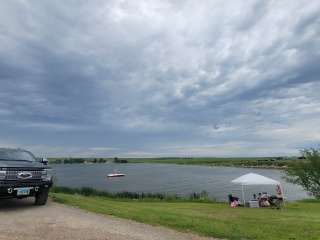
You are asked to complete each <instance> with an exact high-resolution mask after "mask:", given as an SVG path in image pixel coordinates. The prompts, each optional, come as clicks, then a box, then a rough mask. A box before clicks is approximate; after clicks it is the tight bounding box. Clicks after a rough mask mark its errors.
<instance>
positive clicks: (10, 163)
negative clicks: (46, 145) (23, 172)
mask: <svg viewBox="0 0 320 240" xmlns="http://www.w3.org/2000/svg"><path fill="white" fill-rule="evenodd" d="M0 167H1V168H11V167H12V168H47V166H44V165H43V164H42V163H40V162H24V161H1V160H0Z"/></svg>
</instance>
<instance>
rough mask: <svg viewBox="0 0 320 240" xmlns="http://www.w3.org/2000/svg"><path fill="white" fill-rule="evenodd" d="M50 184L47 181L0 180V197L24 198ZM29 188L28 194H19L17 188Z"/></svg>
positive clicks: (50, 183) (48, 186)
mask: <svg viewBox="0 0 320 240" xmlns="http://www.w3.org/2000/svg"><path fill="white" fill-rule="evenodd" d="M51 186H52V182H50V181H48V182H46V181H34V182H17V181H6V182H0V199H4V198H24V197H30V196H34V195H35V194H37V192H40V191H43V190H44V189H49V188H50V187H51ZM22 188H23V189H29V191H28V194H26V195H19V194H18V191H19V189H22Z"/></svg>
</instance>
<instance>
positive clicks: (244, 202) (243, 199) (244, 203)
mask: <svg viewBox="0 0 320 240" xmlns="http://www.w3.org/2000/svg"><path fill="white" fill-rule="evenodd" d="M241 186H242V201H243V206H245V205H246V200H245V198H244V186H243V185H241Z"/></svg>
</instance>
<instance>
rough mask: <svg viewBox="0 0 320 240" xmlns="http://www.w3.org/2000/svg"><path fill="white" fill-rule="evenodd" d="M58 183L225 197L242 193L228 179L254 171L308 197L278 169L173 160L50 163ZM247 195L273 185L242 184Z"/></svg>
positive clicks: (295, 195)
mask: <svg viewBox="0 0 320 240" xmlns="http://www.w3.org/2000/svg"><path fill="white" fill-rule="evenodd" d="M52 167H53V169H54V170H55V174H56V176H57V178H58V185H59V186H68V187H83V186H86V187H93V188H96V189H99V190H104V191H109V192H122V191H130V192H152V193H167V194H178V195H188V194H190V193H192V192H201V191H202V190H205V191H207V192H208V193H209V195H210V196H211V197H214V198H216V199H218V200H227V195H228V194H229V193H232V194H235V195H237V196H241V187H240V186H238V185H234V184H232V183H230V181H231V180H232V179H234V178H236V177H239V176H241V175H243V174H246V173H249V172H254V173H258V174H262V175H264V176H266V177H270V178H273V179H276V180H279V181H281V182H283V185H284V191H285V195H286V198H287V199H288V200H296V199H302V198H307V197H308V195H307V194H306V193H305V192H304V191H303V190H302V189H301V188H300V187H299V186H297V185H293V184H290V183H286V182H284V180H283V179H282V178H281V177H282V176H283V173H282V171H280V170H270V169H249V168H233V167H208V166H190V165H175V164H147V163H139V164H115V163H108V164H92V165H84V164H61V165H52ZM115 169H116V170H118V171H120V172H122V173H125V174H126V176H125V177H121V178H107V177H106V176H107V174H108V173H111V172H112V171H113V170H115ZM245 190H246V196H247V198H250V197H251V196H252V194H253V193H258V192H265V191H266V192H268V193H275V187H274V186H250V187H245Z"/></svg>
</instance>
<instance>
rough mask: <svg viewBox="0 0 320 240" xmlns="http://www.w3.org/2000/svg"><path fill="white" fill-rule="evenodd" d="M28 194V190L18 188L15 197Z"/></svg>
mask: <svg viewBox="0 0 320 240" xmlns="http://www.w3.org/2000/svg"><path fill="white" fill-rule="evenodd" d="M29 194H30V188H18V189H17V196H24V195H29Z"/></svg>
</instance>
